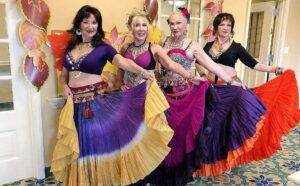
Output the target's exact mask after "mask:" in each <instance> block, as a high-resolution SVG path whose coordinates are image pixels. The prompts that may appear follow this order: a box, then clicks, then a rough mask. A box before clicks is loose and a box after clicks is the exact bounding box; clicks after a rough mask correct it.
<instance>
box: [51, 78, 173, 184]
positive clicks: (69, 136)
mask: <svg viewBox="0 0 300 186" xmlns="http://www.w3.org/2000/svg"><path fill="white" fill-rule="evenodd" d="M85 106H86V103H75V104H74V103H73V102H72V99H71V98H68V100H67V103H66V105H65V107H64V108H63V110H62V112H61V115H60V119H59V128H58V135H57V144H56V146H55V149H54V153H53V160H52V164H51V170H52V172H53V174H54V177H55V179H57V180H58V181H63V182H64V185H72V186H75V185H80V186H81V185H95V186H98V185H128V184H131V183H135V182H137V181H138V180H140V179H143V178H144V177H145V176H146V175H148V174H150V173H151V172H152V171H153V170H154V169H155V168H157V166H158V165H159V164H160V163H161V162H162V161H163V160H164V158H165V157H166V155H167V154H168V153H169V152H170V148H169V147H168V143H169V142H170V140H171V138H172V136H173V130H172V129H171V128H170V127H169V126H168V123H167V120H166V117H165V115H164V111H165V110H166V109H167V108H168V107H169V105H168V103H167V101H166V99H165V98H164V95H163V94H162V92H161V91H160V89H159V87H158V85H157V84H156V82H155V81H153V82H151V83H150V82H148V81H147V82H144V83H142V84H140V85H138V86H136V87H134V88H132V89H129V90H127V91H124V92H113V93H109V94H105V95H102V96H101V95H97V96H96V97H95V99H94V100H92V101H90V102H89V106H90V108H91V110H92V112H93V113H94V117H93V118H84V117H83V116H82V113H83V111H84V109H85V108H86V107H85Z"/></svg>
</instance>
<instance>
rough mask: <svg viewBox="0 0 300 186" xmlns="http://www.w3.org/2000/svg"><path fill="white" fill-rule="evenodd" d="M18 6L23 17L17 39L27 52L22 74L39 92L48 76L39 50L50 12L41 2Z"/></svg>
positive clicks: (21, 1) (34, 0)
mask: <svg viewBox="0 0 300 186" xmlns="http://www.w3.org/2000/svg"><path fill="white" fill-rule="evenodd" d="M19 6H20V9H21V12H22V14H23V15H24V17H25V20H24V21H23V22H21V24H20V25H19V37H20V40H21V43H22V45H23V47H24V48H26V49H27V50H28V52H27V55H26V56H25V58H24V61H23V72H24V76H25V78H26V79H27V80H28V81H29V82H30V83H31V84H32V85H33V86H34V87H36V88H37V90H38V91H39V90H40V88H41V87H42V86H43V84H44V82H45V81H46V80H47V78H48V76H49V67H48V65H47V63H46V62H45V58H46V54H45V52H44V51H43V50H42V49H41V48H42V46H43V45H44V43H45V41H46V29H47V25H48V22H49V17H50V12H49V8H48V5H47V4H46V3H45V2H44V1H43V0H19Z"/></svg>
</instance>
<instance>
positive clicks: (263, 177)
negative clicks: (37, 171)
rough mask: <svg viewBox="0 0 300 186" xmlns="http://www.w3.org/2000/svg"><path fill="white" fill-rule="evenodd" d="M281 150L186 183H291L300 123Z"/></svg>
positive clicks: (299, 161)
mask: <svg viewBox="0 0 300 186" xmlns="http://www.w3.org/2000/svg"><path fill="white" fill-rule="evenodd" d="M282 146H283V150H282V151H280V152H278V153H276V154H275V155H274V156H273V157H272V158H269V159H267V160H264V161H259V162H253V163H251V164H249V165H247V166H239V167H236V168H234V169H232V170H231V172H229V173H225V174H223V175H220V176H217V177H197V178H196V180H195V182H194V183H190V184H188V185H189V186H200V185H209V186H217V185H228V186H229V185H230V186H231V185H241V186H244V185H257V186H273V185H274V186H275V185H284V186H294V185H295V184H293V183H291V182H289V181H288V180H287V176H288V175H290V174H292V173H294V172H296V171H300V125H298V126H297V127H296V128H295V129H293V130H292V131H291V132H290V134H289V135H288V136H287V137H284V138H283V139H282ZM12 185H13V186H17V185H24V186H60V185H62V184H61V183H58V182H56V181H55V180H54V179H53V177H51V176H49V177H47V178H46V179H43V180H37V179H34V178H31V179H26V180H21V181H17V182H14V183H11V184H6V185H4V186H12Z"/></svg>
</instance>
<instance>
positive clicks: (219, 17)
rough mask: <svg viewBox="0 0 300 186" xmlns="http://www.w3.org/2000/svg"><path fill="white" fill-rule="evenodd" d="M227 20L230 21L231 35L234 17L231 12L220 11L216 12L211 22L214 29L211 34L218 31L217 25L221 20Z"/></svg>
mask: <svg viewBox="0 0 300 186" xmlns="http://www.w3.org/2000/svg"><path fill="white" fill-rule="evenodd" d="M224 20H228V21H230V22H231V33H232V35H233V34H234V31H233V28H234V23H235V21H234V18H233V15H232V14H229V13H220V14H218V15H217V16H216V17H215V19H214V22H213V26H214V30H213V35H215V34H216V33H217V31H218V26H219V25H220V24H221V23H222V21H224Z"/></svg>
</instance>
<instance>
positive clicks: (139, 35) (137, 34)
mask: <svg viewBox="0 0 300 186" xmlns="http://www.w3.org/2000/svg"><path fill="white" fill-rule="evenodd" d="M148 24H149V22H148V20H147V18H146V17H144V16H135V17H134V18H133V19H132V23H131V31H132V34H133V38H134V40H135V42H136V43H142V42H144V41H145V40H146V38H147V35H148Z"/></svg>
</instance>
